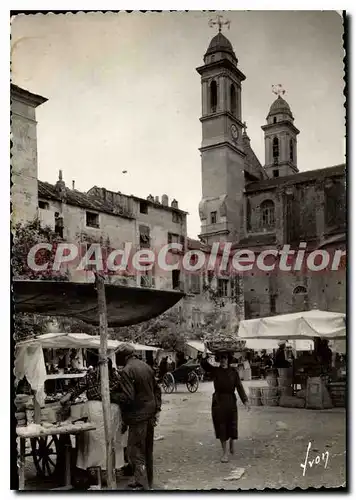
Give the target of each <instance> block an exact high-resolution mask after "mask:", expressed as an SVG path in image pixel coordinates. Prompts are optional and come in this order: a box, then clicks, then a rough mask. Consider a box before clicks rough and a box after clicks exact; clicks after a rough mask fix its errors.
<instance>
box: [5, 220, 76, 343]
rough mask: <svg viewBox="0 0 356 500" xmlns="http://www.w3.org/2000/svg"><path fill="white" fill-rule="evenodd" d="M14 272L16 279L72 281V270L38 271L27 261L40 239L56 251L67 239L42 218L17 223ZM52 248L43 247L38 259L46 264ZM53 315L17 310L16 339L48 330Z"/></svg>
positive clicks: (13, 254) (15, 318)
mask: <svg viewBox="0 0 356 500" xmlns="http://www.w3.org/2000/svg"><path fill="white" fill-rule="evenodd" d="M12 234H13V240H12V242H13V245H12V259H11V263H12V272H13V276H14V278H15V279H30V280H44V279H50V280H52V281H68V280H69V278H68V274H67V273H63V272H60V271H53V270H52V269H51V267H50V266H48V268H49V269H48V270H46V271H34V270H33V269H31V267H30V266H29V265H28V263H27V256H28V253H29V251H30V250H31V248H32V247H33V246H34V245H36V244H37V243H50V244H52V245H53V247H52V255H53V252H54V251H55V248H56V245H57V244H58V243H59V242H61V241H63V240H62V238H60V237H59V236H58V234H57V233H55V232H54V231H53V230H52V229H51V228H49V227H41V224H40V221H39V220H38V219H35V220H33V221H32V222H28V223H26V224H21V223H19V224H17V225H16V226H15V227H14V228H13V231H12ZM52 255H51V252H49V251H48V250H42V251H39V252H37V254H36V263H37V264H43V263H44V262H48V261H49V260H50V258H51V256H52ZM51 319H52V318H50V317H47V316H40V315H36V314H26V313H16V312H15V315H14V337H15V341H16V342H17V341H19V340H25V339H28V338H31V337H33V336H35V335H41V334H44V333H47V328H48V322H49V321H50V320H51Z"/></svg>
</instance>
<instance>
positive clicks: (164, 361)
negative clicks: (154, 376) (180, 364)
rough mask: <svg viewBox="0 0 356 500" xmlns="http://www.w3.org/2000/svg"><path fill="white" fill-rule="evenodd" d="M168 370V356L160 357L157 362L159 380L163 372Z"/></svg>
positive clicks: (163, 374)
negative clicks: (159, 360)
mask: <svg viewBox="0 0 356 500" xmlns="http://www.w3.org/2000/svg"><path fill="white" fill-rule="evenodd" d="M167 372H168V356H165V357H164V358H162V359H161V362H160V364H159V375H158V377H159V380H162V379H163V377H164V376H165V374H166V373H167Z"/></svg>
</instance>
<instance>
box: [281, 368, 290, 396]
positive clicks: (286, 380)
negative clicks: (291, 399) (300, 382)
mask: <svg viewBox="0 0 356 500" xmlns="http://www.w3.org/2000/svg"><path fill="white" fill-rule="evenodd" d="M278 375H279V377H278V379H277V381H278V387H279V390H280V394H284V395H288V396H291V395H292V394H293V388H292V384H293V370H292V369H291V368H278Z"/></svg>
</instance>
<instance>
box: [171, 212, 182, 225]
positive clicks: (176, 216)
mask: <svg viewBox="0 0 356 500" xmlns="http://www.w3.org/2000/svg"><path fill="white" fill-rule="evenodd" d="M172 222H175V223H176V224H180V223H181V222H182V216H181V214H179V213H178V212H172Z"/></svg>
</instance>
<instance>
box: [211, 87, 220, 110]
mask: <svg viewBox="0 0 356 500" xmlns="http://www.w3.org/2000/svg"><path fill="white" fill-rule="evenodd" d="M217 104H218V86H217V84H216V81H215V80H213V81H212V82H211V84H210V112H211V113H215V112H216V106H217Z"/></svg>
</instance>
